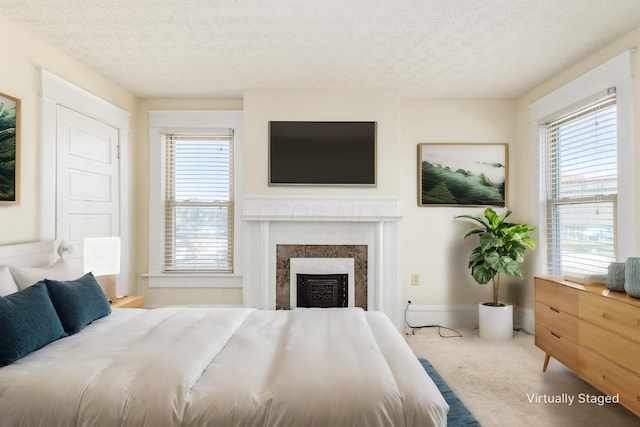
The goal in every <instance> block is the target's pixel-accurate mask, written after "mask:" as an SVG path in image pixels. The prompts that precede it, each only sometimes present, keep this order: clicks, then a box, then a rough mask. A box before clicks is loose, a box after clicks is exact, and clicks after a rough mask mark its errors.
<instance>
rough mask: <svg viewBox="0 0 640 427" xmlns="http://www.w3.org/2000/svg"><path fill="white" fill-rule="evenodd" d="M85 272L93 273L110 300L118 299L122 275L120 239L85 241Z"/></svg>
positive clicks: (108, 238) (99, 238)
mask: <svg viewBox="0 0 640 427" xmlns="http://www.w3.org/2000/svg"><path fill="white" fill-rule="evenodd" d="M84 272H85V273H88V272H91V273H93V275H94V276H95V277H96V280H97V281H98V283H99V284H100V286H101V287H102V290H103V291H104V293H105V294H106V295H107V298H109V300H114V299H115V298H116V284H117V282H118V276H119V275H120V237H87V238H85V239H84Z"/></svg>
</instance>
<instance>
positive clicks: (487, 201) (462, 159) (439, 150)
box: [418, 143, 509, 207]
mask: <svg viewBox="0 0 640 427" xmlns="http://www.w3.org/2000/svg"><path fill="white" fill-rule="evenodd" d="M508 176H509V173H508V150H507V144H503V143H500V144H484V143H483V144H480V143H478V144H458V143H450V144H446V143H422V144H418V205H419V206H498V207H505V206H506V200H507V177H508Z"/></svg>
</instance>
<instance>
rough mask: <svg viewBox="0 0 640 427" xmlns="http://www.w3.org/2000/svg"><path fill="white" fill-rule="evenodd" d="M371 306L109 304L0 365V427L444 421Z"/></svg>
mask: <svg viewBox="0 0 640 427" xmlns="http://www.w3.org/2000/svg"><path fill="white" fill-rule="evenodd" d="M447 411H448V406H447V404H446V402H445V401H444V399H443V397H442V395H441V394H440V392H439V391H438V389H437V387H436V386H435V384H434V383H433V382H432V381H431V379H430V378H429V377H428V376H427V374H426V373H425V371H424V369H422V367H421V365H420V363H419V362H418V360H417V359H416V357H415V356H414V355H413V353H412V352H411V350H410V349H409V347H408V346H407V344H406V343H405V342H404V340H403V339H402V337H401V336H400V334H399V333H398V332H397V330H395V328H394V327H393V325H392V324H391V322H389V320H388V319H387V318H386V316H385V315H384V314H382V313H376V312H365V311H362V310H360V309H344V308H343V309H297V310H292V311H277V312H276V311H261V310H253V309H241V308H238V309H204V308H202V309H200V308H165V309H155V310H132V309H126V310H124V309H123V310H114V313H113V314H112V315H111V316H108V317H107V318H105V319H102V320H100V321H97V322H95V323H94V324H92V325H90V326H88V327H87V328H86V329H85V330H84V331H82V332H80V333H79V334H76V335H73V336H71V337H67V338H63V339H61V340H59V341H56V342H54V343H52V344H50V345H48V346H47V347H45V348H44V349H41V350H39V351H37V352H35V353H33V354H31V355H29V356H27V357H26V358H24V359H22V360H20V361H18V362H16V363H14V364H13V365H10V366H7V367H4V368H0V426H29V427H32V426H47V427H49V426H61V427H68V426H91V427H93V426H131V427H141V426H149V427H160V426H193V427H196V426H197V427H201V426H243V427H244V426H332V427H333V426H349V427H352V426H366V427H374V426H420V427H425V426H444V425H446V414H447Z"/></svg>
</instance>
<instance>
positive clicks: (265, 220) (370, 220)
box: [242, 196, 401, 327]
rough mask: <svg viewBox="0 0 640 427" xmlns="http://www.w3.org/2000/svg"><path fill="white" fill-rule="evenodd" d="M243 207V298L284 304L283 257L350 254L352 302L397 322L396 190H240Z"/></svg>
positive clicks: (270, 305) (251, 303) (249, 302)
mask: <svg viewBox="0 0 640 427" xmlns="http://www.w3.org/2000/svg"><path fill="white" fill-rule="evenodd" d="M243 210H244V213H243V216H242V219H243V221H244V223H245V224H244V225H245V227H244V233H243V235H244V237H243V244H244V251H243V264H244V275H243V276H244V284H243V300H244V305H245V306H247V307H255V308H261V309H275V308H276V306H279V308H283V307H285V308H286V305H287V301H288V300H287V298H288V297H289V290H288V289H287V290H284V289H283V288H284V287H285V283H288V282H289V277H286V276H287V275H288V274H289V273H288V270H287V267H288V260H289V259H290V258H326V259H353V260H354V265H355V271H354V276H355V286H354V287H355V301H356V306H361V307H366V308H367V309H368V310H379V311H384V312H385V313H386V314H387V315H388V316H389V318H390V319H391V320H392V322H394V324H396V325H397V326H398V327H400V325H401V317H400V296H399V255H398V247H399V243H398V241H399V235H398V222H399V220H400V219H401V217H400V215H399V199H398V198H397V197H380V196H379V197H365V196H345V197H323V196H318V197H307V196H246V197H245V198H244V204H243ZM278 289H280V291H278Z"/></svg>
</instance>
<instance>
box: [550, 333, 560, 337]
mask: <svg viewBox="0 0 640 427" xmlns="http://www.w3.org/2000/svg"><path fill="white" fill-rule="evenodd" d="M549 332H551V335H553V336H554V337H556V338H560V335H558V334H556V333H555V332H553V331H549Z"/></svg>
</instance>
